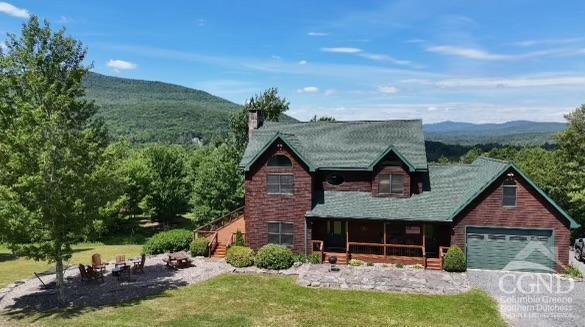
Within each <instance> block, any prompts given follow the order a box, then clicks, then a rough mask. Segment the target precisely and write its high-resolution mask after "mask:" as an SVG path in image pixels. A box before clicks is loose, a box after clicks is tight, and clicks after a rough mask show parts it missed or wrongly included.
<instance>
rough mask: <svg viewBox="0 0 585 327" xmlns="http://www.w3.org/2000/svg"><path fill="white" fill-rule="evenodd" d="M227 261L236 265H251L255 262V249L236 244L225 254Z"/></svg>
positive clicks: (239, 266)
mask: <svg viewBox="0 0 585 327" xmlns="http://www.w3.org/2000/svg"><path fill="white" fill-rule="evenodd" d="M225 262H227V263H229V264H230V265H232V266H234V267H238V268H241V267H249V266H251V265H253V264H254V250H252V249H250V248H249V247H246V246H239V245H234V246H232V247H230V248H229V249H228V251H227V254H226V256H225Z"/></svg>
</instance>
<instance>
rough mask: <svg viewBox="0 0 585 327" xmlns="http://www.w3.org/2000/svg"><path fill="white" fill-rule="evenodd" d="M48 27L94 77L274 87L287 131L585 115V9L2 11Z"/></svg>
mask: <svg viewBox="0 0 585 327" xmlns="http://www.w3.org/2000/svg"><path fill="white" fill-rule="evenodd" d="M30 14H35V15H38V16H40V17H41V18H46V19H48V20H49V21H50V22H51V23H53V24H54V25H55V26H56V27H59V26H65V27H66V28H67V30H68V32H69V33H70V34H71V35H72V36H74V37H75V38H78V39H80V40H82V41H83V42H84V44H85V45H86V46H87V47H88V48H89V60H90V61H91V62H93V64H94V70H95V71H97V72H99V73H104V74H108V75H114V76H120V77H128V78H138V79H148V80H160V81H165V82H170V83H176V84H180V85H185V86H188V87H193V88H199V89H203V90H205V91H208V92H210V93H212V94H215V95H219V96H221V97H224V98H227V99H229V100H232V101H234V102H236V103H240V104H241V103H244V101H245V100H246V98H248V97H250V96H251V95H253V94H254V93H259V92H261V91H262V90H264V89H266V88H268V87H272V86H275V87H278V88H279V90H280V93H281V94H282V95H284V96H286V97H287V99H288V100H289V101H290V102H291V110H290V114H291V115H292V116H294V117H296V118H299V119H303V120H304V119H309V118H310V117H312V116H313V115H315V114H316V115H332V116H335V117H336V118H338V119H341V120H349V119H407V118H423V120H424V121H425V122H428V123H430V122H437V121H443V120H454V121H469V122H503V121H508V120H515V119H527V120H535V121H563V114H564V113H567V112H569V111H571V110H573V109H574V108H576V107H577V106H578V105H580V104H581V103H585V20H584V19H583V17H585V2H584V1H580V0H575V1H569V0H567V1H554V2H553V1H534V0H530V1H524V0H518V1H512V0H510V1H503V0H502V1H497V0H496V1H494V0H491V1H469V0H460V1H458V0H450V1H440V0H433V1H416V0H408V1H363V0H362V1H339V0H338V1H275V0H272V1H220V0H215V1H167V2H159V1H157V2H154V1H151V2H149V1H94V2H89V1H9V2H0V33H1V35H2V37H0V40H1V39H2V38H3V37H4V35H5V34H6V33H7V32H17V31H18V30H19V28H20V26H21V24H22V23H23V22H24V21H25V19H26V17H27V16H28V15H30Z"/></svg>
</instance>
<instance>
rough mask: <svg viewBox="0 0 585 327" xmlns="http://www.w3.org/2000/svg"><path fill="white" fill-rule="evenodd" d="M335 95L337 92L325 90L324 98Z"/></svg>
mask: <svg viewBox="0 0 585 327" xmlns="http://www.w3.org/2000/svg"><path fill="white" fill-rule="evenodd" d="M334 95H337V91H336V90H334V89H328V90H325V96H328V97H331V96H334Z"/></svg>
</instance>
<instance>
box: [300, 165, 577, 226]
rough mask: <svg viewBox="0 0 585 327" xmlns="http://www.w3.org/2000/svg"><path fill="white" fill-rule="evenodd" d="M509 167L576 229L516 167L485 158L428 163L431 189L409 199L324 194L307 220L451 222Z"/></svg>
mask: <svg viewBox="0 0 585 327" xmlns="http://www.w3.org/2000/svg"><path fill="white" fill-rule="evenodd" d="M510 168H513V169H514V170H516V171H517V172H518V173H520V174H521V175H522V177H523V178H525V179H526V180H527V181H528V182H529V183H530V184H531V185H532V186H533V187H535V188H536V189H537V191H538V192H539V193H541V195H543V196H544V197H545V199H546V200H548V201H549V202H551V204H552V205H553V206H554V207H555V208H556V209H557V210H559V212H560V213H561V214H562V215H563V216H564V217H565V218H567V219H568V220H569V222H570V224H571V228H578V227H579V224H577V223H576V222H575V221H574V220H573V219H572V218H571V217H570V216H569V215H567V214H566V213H565V212H564V211H563V210H562V209H561V208H560V207H558V205H556V203H554V201H553V200H552V199H550V198H549V197H548V196H546V194H544V192H542V191H541V190H540V189H539V188H538V187H536V185H534V183H533V182H532V181H531V180H530V179H529V178H528V177H527V176H526V175H524V174H523V173H522V172H521V171H520V170H519V169H518V168H517V167H515V166H513V165H511V164H510V163H507V162H504V161H500V160H494V159H488V158H479V159H477V160H476V161H475V162H473V163H472V164H447V165H439V164H431V165H430V166H429V176H430V181H431V190H430V191H426V192H423V193H421V194H415V195H413V196H411V197H410V198H404V199H400V198H379V197H373V196H372V195H371V193H369V192H331V191H325V192H323V198H321V199H316V205H315V206H314V208H313V209H312V210H311V212H309V213H307V217H318V218H335V217H338V218H339V217H343V218H351V219H381V220H402V221H429V222H431V221H432V222H451V221H452V220H453V218H455V217H456V216H457V215H458V214H459V213H460V212H461V211H462V210H464V209H465V208H466V207H467V206H468V205H469V204H470V203H471V202H472V201H473V200H474V199H475V198H476V197H477V196H478V195H480V194H481V193H482V192H483V191H484V190H485V189H486V188H488V187H489V186H490V185H491V184H492V183H493V182H494V181H495V180H497V179H498V178H499V177H500V176H502V174H503V173H505V172H506V171H508V170H509V169H510Z"/></svg>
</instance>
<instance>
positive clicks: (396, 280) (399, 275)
mask: <svg viewBox="0 0 585 327" xmlns="http://www.w3.org/2000/svg"><path fill="white" fill-rule="evenodd" d="M339 268H340V271H338V272H332V271H329V265H307V267H306V269H305V270H303V271H302V272H300V274H299V284H300V285H302V286H307V287H325V288H337V289H351V290H375V291H382V292H401V293H416V294H459V293H463V292H466V291H468V290H470V287H469V282H468V280H467V275H466V274H465V273H462V274H452V273H447V272H444V271H432V270H423V269H414V268H401V269H399V268H395V267H382V266H374V267H350V266H339Z"/></svg>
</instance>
